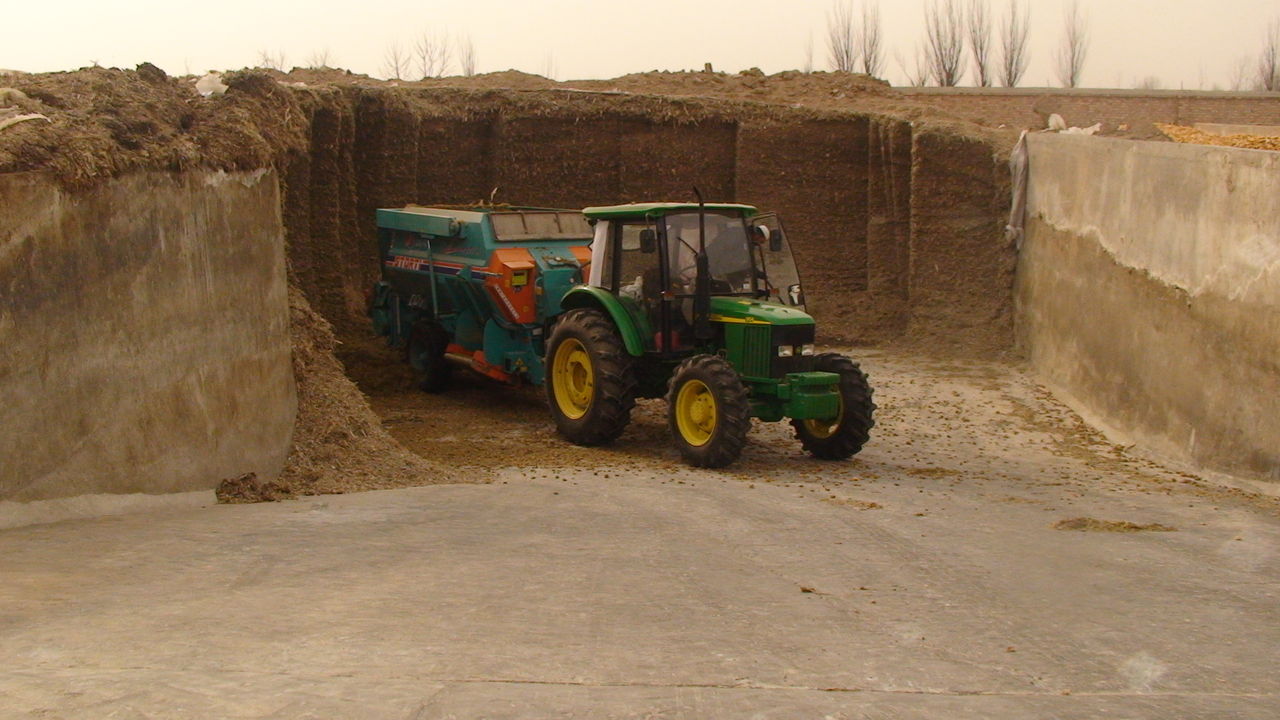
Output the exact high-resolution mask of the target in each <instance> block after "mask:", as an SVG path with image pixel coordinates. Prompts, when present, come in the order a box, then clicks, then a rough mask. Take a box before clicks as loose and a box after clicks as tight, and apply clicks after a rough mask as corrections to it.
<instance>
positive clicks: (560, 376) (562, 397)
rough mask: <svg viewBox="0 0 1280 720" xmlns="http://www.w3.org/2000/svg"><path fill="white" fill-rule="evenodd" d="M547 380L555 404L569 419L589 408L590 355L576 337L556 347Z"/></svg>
mask: <svg viewBox="0 0 1280 720" xmlns="http://www.w3.org/2000/svg"><path fill="white" fill-rule="evenodd" d="M551 382H552V383H553V387H554V389H555V396H556V405H557V406H559V408H560V412H562V413H564V416H565V417H567V418H569V419H570V420H577V419H578V418H581V417H582V416H583V415H586V414H587V411H588V410H590V409H591V396H592V394H593V393H594V392H595V387H596V374H595V371H594V370H592V369H591V355H590V354H589V353H588V352H587V349H586V348H585V347H583V345H582V341H580V340H578V339H577V338H568V339H566V340H565V341H564V342H562V343H560V346H559V347H557V348H556V356H555V358H554V359H553V360H552V361H551Z"/></svg>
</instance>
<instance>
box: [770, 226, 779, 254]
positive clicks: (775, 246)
mask: <svg viewBox="0 0 1280 720" xmlns="http://www.w3.org/2000/svg"><path fill="white" fill-rule="evenodd" d="M767 232H768V233H769V252H782V228H777V229H774V230H769V231H767Z"/></svg>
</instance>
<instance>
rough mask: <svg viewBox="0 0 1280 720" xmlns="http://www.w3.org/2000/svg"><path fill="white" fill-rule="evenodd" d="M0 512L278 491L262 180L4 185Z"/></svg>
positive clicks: (289, 412)
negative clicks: (95, 496)
mask: <svg viewBox="0 0 1280 720" xmlns="http://www.w3.org/2000/svg"><path fill="white" fill-rule="evenodd" d="M0 208H3V211H2V212H0V288H3V292H2V293H0V428H3V432H0V458H3V460H2V461H0V500H20V501H28V500H43V499H49V498H58V497H67V496H74V495H81V494H89V493H167V492H177V491H194V490H201V489H209V488H212V487H214V486H215V485H217V483H218V482H219V481H220V480H222V479H224V478H227V477H232V476H236V475H240V474H242V473H246V472H257V473H258V474H259V476H262V477H271V476H274V475H275V474H277V473H278V472H279V471H280V468H281V467H282V466H283V464H284V459H285V455H286V453H287V451H288V448H289V440H290V437H291V433H292V427H293V418H294V412H295V396H294V384H293V375H292V366H291V364H290V359H289V358H290V355H289V354H290V345H289V335H288V307H287V300H286V280H285V264H284V263H285V258H284V243H283V236H282V230H281V223H280V210H279V195H278V192H277V189H276V181H275V177H274V176H273V175H271V174H269V173H266V172H265V171H262V172H255V173H243V174H232V175H228V174H225V173H207V172H201V173H187V174H183V175H175V174H167V173H150V174H139V175H132V176H128V177H124V178H121V179H117V180H113V181H110V182H107V183H105V184H103V185H102V186H100V187H98V188H97V189H95V190H92V191H90V192H87V193H84V194H67V193H65V192H63V191H61V190H59V189H58V188H57V186H55V185H54V184H53V183H52V182H50V181H48V180H47V179H45V178H44V177H42V176H40V175H34V174H22V175H5V176H0Z"/></svg>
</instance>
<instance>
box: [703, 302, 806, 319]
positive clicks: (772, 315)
mask: <svg viewBox="0 0 1280 720" xmlns="http://www.w3.org/2000/svg"><path fill="white" fill-rule="evenodd" d="M711 320H712V321H713V322H731V323H733V322H736V323H745V324H749V325H752V324H760V325H812V324H814V323H813V316H811V315H809V314H808V313H806V312H804V311H803V310H797V309H795V308H789V307H785V306H782V305H774V304H773V303H763V302H760V301H758V300H751V299H748V298H736V297H712V298H711Z"/></svg>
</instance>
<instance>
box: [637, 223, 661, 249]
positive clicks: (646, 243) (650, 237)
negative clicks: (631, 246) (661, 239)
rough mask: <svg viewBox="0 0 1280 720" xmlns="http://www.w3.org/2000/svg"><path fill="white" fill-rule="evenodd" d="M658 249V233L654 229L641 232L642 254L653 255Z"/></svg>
mask: <svg viewBox="0 0 1280 720" xmlns="http://www.w3.org/2000/svg"><path fill="white" fill-rule="evenodd" d="M657 249H658V233H656V232H654V231H653V228H645V229H643V230H641V231H640V252H642V253H651V252H654V251H655V250H657Z"/></svg>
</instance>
